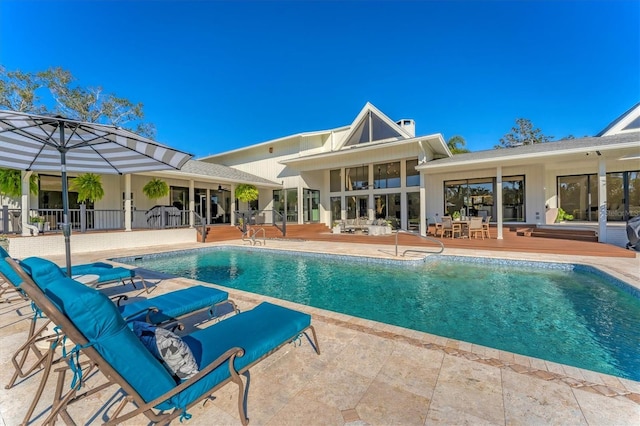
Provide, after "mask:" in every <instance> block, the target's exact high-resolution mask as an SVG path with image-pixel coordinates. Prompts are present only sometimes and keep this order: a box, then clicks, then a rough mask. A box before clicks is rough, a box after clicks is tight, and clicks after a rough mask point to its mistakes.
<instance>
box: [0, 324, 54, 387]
mask: <svg viewBox="0 0 640 426" xmlns="http://www.w3.org/2000/svg"><path fill="white" fill-rule="evenodd" d="M36 322H37V318H35V319H33V320H32V321H31V324H30V325H29V334H28V336H29V338H28V339H27V341H26V342H24V343H23V344H22V346H20V347H19V348H18V350H16V351H15V352H14V354H13V357H12V358H11V362H12V363H13V366H14V368H15V369H16V371H15V372H14V373H13V376H12V377H11V380H9V383H8V384H7V385H6V386H5V387H4V388H5V389H11V388H12V387H13V385H14V384H15V383H16V380H18V377H25V376H27V375H28V374H30V373H31V372H32V371H33V370H35V369H36V368H37V366H39V365H40V363H41V361H42V358H44V357H43V355H42V352H40V350H39V349H38V348H37V347H36V346H35V342H36V340H38V338H39V337H40V335H41V334H42V332H43V331H44V330H45V329H46V327H47V326H48V325H49V323H50V322H51V321H50V320H46V321H45V323H44V324H43V325H42V326H41V327H40V328H39V329H38V330H37V331H36V330H35V328H36ZM29 350H32V351H33V353H34V354H35V355H36V357H38V358H39V360H38V362H37V363H35V364H34V365H33V366H32V367H31V368H30V369H29V371H28V372H26V373H25V372H23V371H22V367H24V363H25V362H26V360H27V356H28V355H29ZM20 352H22V356H21V357H20V360H19V361H17V360H16V359H17V358H18V354H19V353H20Z"/></svg>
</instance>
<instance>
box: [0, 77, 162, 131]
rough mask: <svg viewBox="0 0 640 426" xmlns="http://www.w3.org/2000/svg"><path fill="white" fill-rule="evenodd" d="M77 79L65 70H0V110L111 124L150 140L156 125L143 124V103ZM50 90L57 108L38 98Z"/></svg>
mask: <svg viewBox="0 0 640 426" xmlns="http://www.w3.org/2000/svg"><path fill="white" fill-rule="evenodd" d="M75 81H76V79H75V78H74V77H73V75H72V74H71V73H70V72H69V71H67V70H63V69H62V68H59V67H58V68H49V69H48V70H46V71H41V72H37V73H25V72H22V71H12V72H7V71H6V70H5V68H4V67H0V107H1V108H2V109H11V110H14V111H21V112H29V113H36V114H42V113H46V114H59V115H62V116H64V117H67V118H72V119H76V120H81V121H88V122H91V123H102V124H110V125H114V126H120V127H123V128H125V129H127V130H131V131H133V132H136V133H138V134H140V135H143V136H147V137H150V138H154V137H155V126H153V124H150V123H145V122H143V119H144V111H143V104H142V103H137V104H135V103H133V102H131V101H129V100H128V99H125V98H121V97H118V96H116V95H115V94H110V93H104V91H103V89H102V88H101V87H86V88H85V87H80V86H74V85H73V84H74V83H75ZM40 89H45V90H47V89H48V93H49V94H50V96H51V98H52V100H53V102H52V103H53V104H54V107H53V108H49V107H47V106H46V102H44V100H43V99H42V98H41V97H40V96H39V90H40Z"/></svg>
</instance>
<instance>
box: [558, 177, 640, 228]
mask: <svg viewBox="0 0 640 426" xmlns="http://www.w3.org/2000/svg"><path fill="white" fill-rule="evenodd" d="M599 204H600V201H599V198H598V175H596V174H588V175H574V176H558V207H560V208H561V209H562V210H564V211H565V212H566V213H568V214H569V215H572V216H573V220H583V221H592V222H593V221H597V220H598V206H599ZM639 214H640V171H637V170H634V171H627V172H613V173H607V220H608V221H614V222H615V221H626V220H629V219H630V218H632V217H634V216H637V215H639Z"/></svg>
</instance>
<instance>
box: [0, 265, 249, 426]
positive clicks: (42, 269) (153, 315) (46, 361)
mask: <svg viewBox="0 0 640 426" xmlns="http://www.w3.org/2000/svg"><path fill="white" fill-rule="evenodd" d="M10 263H11V265H10ZM32 268H34V269H32ZM32 270H36V271H37V274H38V282H40V283H41V285H42V288H41V290H42V291H46V288H47V283H48V282H50V281H52V280H56V279H61V278H65V277H66V274H65V271H64V269H61V268H59V267H58V266H57V265H55V264H54V263H53V262H50V261H48V260H45V259H42V258H36V257H34V258H29V259H25V261H24V262H21V263H20V265H18V264H17V263H16V262H14V261H12V260H11V259H10V258H5V259H0V273H1V274H6V275H7V276H8V277H11V278H10V280H11V282H12V283H13V285H16V288H18V290H19V291H20V292H22V285H23V284H24V282H25V281H27V282H31V283H33V276H32V275H31V274H32ZM74 282H75V283H77V282H76V281H74ZM25 297H26V296H25ZM223 304H228V305H229V306H230V307H231V308H232V309H231V310H233V311H234V312H236V313H237V312H238V311H239V310H238V308H237V306H236V304H235V303H234V302H233V301H232V300H230V299H228V293H227V292H225V291H222V290H218V289H216V288H212V287H205V286H193V287H189V288H186V289H182V290H177V291H174V292H170V293H166V294H163V295H160V296H156V297H153V298H150V299H143V300H140V301H135V302H132V303H128V304H124V305H120V304H119V303H118V305H117V306H116V308H117V309H118V311H119V313H120V315H122V317H123V319H125V320H126V321H134V320H135V321H146V322H148V323H151V324H155V325H164V324H178V323H177V321H178V320H180V318H182V317H184V316H187V315H192V314H194V313H196V312H199V311H203V310H209V311H210V316H211V317H214V316H218V315H217V314H218V312H217V309H218V307H219V306H221V305H223ZM38 318H40V316H39V315H38V314H36V315H34V316H33V318H32V321H31V324H30V328H29V333H28V336H27V339H26V342H25V343H24V344H22V345H21V346H20V347H19V348H18V349H17V350H16V352H15V353H14V355H13V357H12V363H13V365H14V367H15V372H14V374H13V377H12V378H11V380H10V382H9V384H8V385H7V386H6V388H7V389H9V388H11V387H12V386H13V385H14V384H15V382H16V380H17V379H18V378H19V377H20V378H24V377H27V376H29V375H31V374H32V373H33V372H34V371H35V370H36V369H37V368H40V367H42V368H44V369H45V373H44V375H43V377H42V380H41V385H40V388H39V390H38V391H37V392H36V394H35V396H34V400H33V402H32V404H31V406H30V407H29V410H28V412H27V415H26V417H25V423H27V422H28V420H29V418H30V417H31V415H32V414H33V410H34V408H35V406H36V404H37V402H38V400H39V398H40V395H41V393H42V390H43V388H44V384H45V383H46V380H47V378H48V372H49V369H50V364H51V363H52V361H53V354H54V352H55V346H54V347H51V346H50V347H49V350H47V351H45V352H44V353H43V352H42V351H41V350H40V349H39V348H38V347H37V345H36V344H37V343H38V342H39V341H42V340H47V339H49V340H50V339H51V338H52V336H51V335H42V334H43V332H44V331H45V330H46V329H47V326H48V325H49V323H50V321H49V320H48V319H47V318H45V322H44V324H42V325H41V326H40V327H39V328H38V329H36V322H37V321H38ZM29 351H31V352H32V353H33V354H34V355H35V357H36V362H34V363H33V364H32V365H31V366H30V367H29V368H24V364H25V362H26V359H27V355H28V353H29Z"/></svg>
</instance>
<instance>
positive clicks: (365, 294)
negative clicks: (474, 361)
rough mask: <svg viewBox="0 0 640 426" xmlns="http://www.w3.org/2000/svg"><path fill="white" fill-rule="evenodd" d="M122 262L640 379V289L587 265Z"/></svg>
mask: <svg viewBox="0 0 640 426" xmlns="http://www.w3.org/2000/svg"><path fill="white" fill-rule="evenodd" d="M114 260H116V261H119V262H123V263H128V264H131V265H134V266H137V267H142V268H146V269H151V270H155V271H161V272H164V273H171V274H175V275H177V276H183V277H189V278H193V279H197V280H200V281H205V282H211V283H215V284H219V285H222V286H226V287H230V288H236V289H240V290H244V291H249V292H253V293H258V294H263V295H268V296H271V297H276V298H279V299H285V300H290V301H293V302H296V303H301V304H305V305H309V306H314V307H318V308H322V309H327V310H331V311H335V312H340V313H344V314H348V315H352V316H357V317H361V318H366V319H371V320H375V321H380V322H384V323H388V324H394V325H398V326H402V327H406V328H410V329H414V330H418V331H423V332H428V333H431V334H436V335H440V336H445V337H449V338H453V339H457V340H462V341H466V342H471V343H476V344H479V345H484V346H488V347H493V348H496V349H501V350H505V351H509V352H514V353H519V354H522V355H527V356H533V357H537V358H542V359H546V360H549V361H553V362H557V363H561V364H567V365H572V366H575V367H579V368H584V369H588V370H593V371H598V372H602V373H606V374H612V375H615V376H619V377H625V378H629V379H633V380H640V347H639V346H640V345H638V342H640V292H639V291H638V290H637V289H635V288H633V287H631V286H628V285H627V284H625V283H623V282H621V281H619V280H616V279H615V278H613V277H610V276H608V275H607V274H604V273H602V272H600V271H599V270H597V269H595V268H591V267H587V266H581V265H566V264H554V263H541V262H521V261H517V262H516V261H505V260H491V259H480V258H467V257H452V256H430V257H429V258H427V260H426V261H424V262H423V261H420V262H417V261H416V262H406V261H390V260H382V259H375V258H358V257H350V256H335V255H317V254H313V255H312V254H308V253H300V252H295V253H292V252H284V251H277V250H264V249H255V248H243V247H215V248H207V249H197V250H189V251H184V252H172V253H163V254H156V255H149V256H143V257H129V258H120V259H114Z"/></svg>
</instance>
